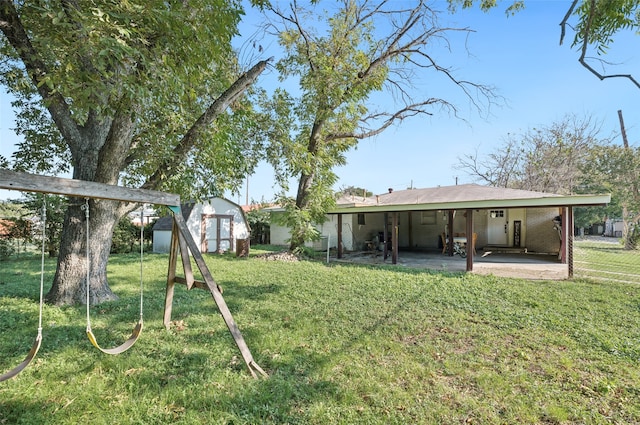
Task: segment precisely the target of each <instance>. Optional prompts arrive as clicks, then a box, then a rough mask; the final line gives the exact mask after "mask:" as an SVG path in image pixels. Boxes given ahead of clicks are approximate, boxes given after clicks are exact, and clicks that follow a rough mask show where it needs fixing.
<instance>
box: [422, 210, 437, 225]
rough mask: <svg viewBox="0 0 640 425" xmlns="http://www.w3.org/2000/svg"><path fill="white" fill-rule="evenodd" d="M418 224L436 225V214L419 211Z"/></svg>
mask: <svg viewBox="0 0 640 425" xmlns="http://www.w3.org/2000/svg"><path fill="white" fill-rule="evenodd" d="M420 224H436V212H435V211H421V212H420Z"/></svg>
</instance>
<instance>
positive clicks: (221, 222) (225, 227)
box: [201, 214, 233, 252]
mask: <svg viewBox="0 0 640 425" xmlns="http://www.w3.org/2000/svg"><path fill="white" fill-rule="evenodd" d="M202 232H203V234H202V236H203V237H202V248H201V249H202V252H224V251H229V250H232V249H233V246H232V241H233V216H231V215H216V214H211V215H203V216H202Z"/></svg>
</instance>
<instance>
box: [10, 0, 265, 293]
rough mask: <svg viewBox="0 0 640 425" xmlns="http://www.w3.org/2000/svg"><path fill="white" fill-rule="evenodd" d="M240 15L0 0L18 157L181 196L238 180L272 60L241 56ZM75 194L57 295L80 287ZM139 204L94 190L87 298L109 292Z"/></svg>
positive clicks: (190, 5) (186, 5)
mask: <svg viewBox="0 0 640 425" xmlns="http://www.w3.org/2000/svg"><path fill="white" fill-rule="evenodd" d="M253 3H254V4H257V3H260V2H259V1H254V2H253ZM242 15H243V9H242V5H241V2H240V1H239V0H238V1H234V0H232V1H228V0H214V1H209V0H190V1H188V2H187V1H185V2H166V1H160V0H151V1H146V2H143V3H135V2H130V1H121V2H111V1H102V0H97V1H93V0H92V1H86V0H63V1H60V2H41V1H37V0H33V1H25V2H14V1H10V0H0V31H1V32H2V37H0V57H1V58H2V60H1V61H0V83H2V84H3V85H5V86H6V87H7V88H8V90H9V91H10V93H11V94H12V95H13V96H14V97H15V98H16V101H15V102H14V107H15V108H16V109H17V117H18V118H17V129H18V132H19V133H20V134H22V135H23V136H24V142H23V143H21V144H20V145H19V146H18V151H17V152H16V154H15V155H14V158H13V162H14V164H13V165H14V168H17V169H22V170H27V171H34V172H37V173H46V174H55V173H56V172H59V171H66V170H70V171H71V172H72V176H73V178H76V179H80V180H87V181H95V182H100V183H107V184H121V185H126V186H131V187H142V188H148V189H160V190H167V191H172V192H177V193H179V194H180V195H182V196H183V197H184V198H189V197H202V196H206V195H211V194H219V193H221V192H222V191H224V190H225V189H228V188H233V187H235V186H237V185H238V184H239V183H240V182H241V181H242V179H243V178H244V176H245V175H246V173H247V172H249V171H251V170H252V168H253V166H254V165H255V162H256V161H257V159H256V155H254V150H253V146H252V145H251V144H250V143H248V140H249V138H245V137H243V136H242V129H243V128H245V127H246V125H245V123H246V122H248V121H249V119H248V116H249V115H250V114H251V108H250V104H249V103H248V102H247V101H246V100H245V99H243V97H242V95H243V93H244V92H245V91H246V90H247V89H248V88H249V87H250V86H251V85H252V84H253V82H254V81H255V80H256V78H257V77H258V75H259V74H260V73H261V72H262V71H263V70H264V69H265V67H266V64H267V61H259V62H257V63H255V64H253V65H251V66H249V67H247V69H244V68H245V66H241V64H239V63H238V60H237V56H236V52H235V51H234V49H233V47H232V43H231V40H232V38H233V37H234V35H236V34H237V26H238V23H239V21H240V19H241V17H242ZM231 129H232V130H231ZM79 205H80V202H78V201H73V202H70V203H69V208H68V210H67V213H66V215H65V221H64V230H63V232H62V235H61V246H60V256H59V258H58V268H57V271H56V277H55V278H54V284H53V287H52V289H51V291H50V292H49V294H48V295H47V299H48V301H50V302H53V303H56V304H68V303H74V302H82V301H83V300H84V299H85V297H84V295H83V294H82V291H83V289H82V288H83V279H84V276H85V273H84V270H83V268H84V264H83V262H81V261H79V259H80V257H79V256H80V255H81V254H80V250H82V249H85V248H86V247H84V246H83V237H84V234H85V230H84V228H83V226H82V223H83V221H84V220H85V218H84V213H83V212H82V211H81V210H80V206H79ZM134 207H135V206H133V205H125V204H119V203H116V202H112V201H91V205H90V208H91V211H92V215H91V218H90V232H91V236H92V238H91V249H90V250H89V251H90V253H91V257H92V260H91V265H92V266H91V276H90V280H91V289H90V291H91V302H100V301H104V300H108V299H112V298H114V295H113V294H112V293H111V291H110V289H109V287H108V284H107V280H106V263H107V257H108V254H109V251H110V246H111V241H112V236H113V230H114V226H115V225H116V223H117V221H118V219H119V218H120V217H122V216H123V215H124V214H125V213H126V212H127V211H128V210H130V209H132V208H134Z"/></svg>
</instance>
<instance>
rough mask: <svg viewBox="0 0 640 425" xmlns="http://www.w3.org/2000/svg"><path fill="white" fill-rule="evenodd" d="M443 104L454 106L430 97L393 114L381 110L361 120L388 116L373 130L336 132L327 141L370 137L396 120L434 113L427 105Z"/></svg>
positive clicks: (328, 136)
mask: <svg viewBox="0 0 640 425" xmlns="http://www.w3.org/2000/svg"><path fill="white" fill-rule="evenodd" d="M434 104H441V105H442V106H444V107H449V108H453V109H455V108H454V106H453V105H451V104H450V103H448V102H446V101H444V100H442V99H429V100H426V101H424V102H420V103H414V104H412V105H407V106H405V107H404V108H402V109H400V110H399V111H397V112H395V113H393V114H391V113H386V112H381V113H378V114H373V115H370V116H368V117H365V118H363V119H362V120H360V121H361V122H363V123H364V122H366V121H368V120H378V119H380V118H382V117H386V120H385V121H384V122H383V123H382V124H381V125H380V126H379V127H377V128H375V129H371V130H365V131H362V132H359V133H356V132H348V133H334V134H329V135H327V136H326V140H327V141H331V140H338V139H367V138H369V137H373V136H377V135H378V134H380V133H382V132H383V131H384V130H385V129H387V128H389V127H390V126H391V125H393V124H394V123H396V122H401V121H403V120H404V119H406V118H409V117H413V116H416V115H433V114H432V113H431V112H428V111H427V110H425V106H429V105H434Z"/></svg>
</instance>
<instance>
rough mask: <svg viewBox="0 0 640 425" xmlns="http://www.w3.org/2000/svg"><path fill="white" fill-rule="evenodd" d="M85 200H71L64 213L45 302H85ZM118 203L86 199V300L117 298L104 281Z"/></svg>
mask: <svg viewBox="0 0 640 425" xmlns="http://www.w3.org/2000/svg"><path fill="white" fill-rule="evenodd" d="M84 202H85V200H84V199H77V198H76V199H71V202H70V206H69V209H68V210H67V213H66V215H65V220H64V230H63V232H62V238H61V241H60V255H59V256H58V267H57V270H56V274H55V278H54V281H53V286H52V287H51V290H50V291H49V293H48V294H47V297H46V299H47V302H49V303H51V304H55V305H71V304H85V303H86V302H87V292H86V288H87V282H86V273H87V263H86V259H87V257H86V252H87V242H86V241H87V233H86V216H85V214H86V212H85V210H84V209H83V205H84ZM117 204H118V203H117V202H115V201H106V200H93V199H91V200H89V228H90V235H89V263H90V264H89V282H90V283H89V303H90V304H99V303H101V302H104V301H110V300H115V299H117V296H116V295H115V294H114V293H113V292H112V291H111V289H110V288H109V284H108V281H107V267H106V266H107V261H108V259H109V251H110V250H111V241H112V235H113V228H114V226H115V224H116V223H117V220H118V219H119V217H118V215H117V211H118V210H119V208H118V205H117Z"/></svg>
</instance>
